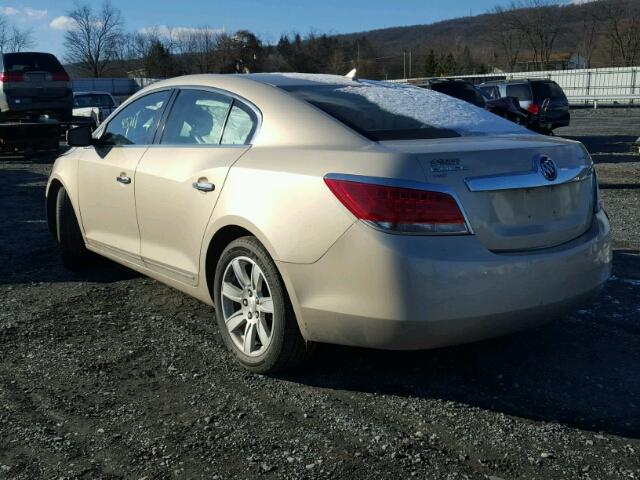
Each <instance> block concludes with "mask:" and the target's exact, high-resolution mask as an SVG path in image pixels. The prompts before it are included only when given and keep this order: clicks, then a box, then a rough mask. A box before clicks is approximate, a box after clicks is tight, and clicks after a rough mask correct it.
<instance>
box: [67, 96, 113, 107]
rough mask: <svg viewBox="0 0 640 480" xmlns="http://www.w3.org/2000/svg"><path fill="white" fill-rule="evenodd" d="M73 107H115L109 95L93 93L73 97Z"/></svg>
mask: <svg viewBox="0 0 640 480" xmlns="http://www.w3.org/2000/svg"><path fill="white" fill-rule="evenodd" d="M73 106H74V107H75V108H84V107H113V101H112V100H111V97H110V96H109V95H105V94H104V93H91V94H86V95H76V96H75V97H73Z"/></svg>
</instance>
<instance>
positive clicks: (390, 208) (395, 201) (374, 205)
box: [324, 175, 469, 234]
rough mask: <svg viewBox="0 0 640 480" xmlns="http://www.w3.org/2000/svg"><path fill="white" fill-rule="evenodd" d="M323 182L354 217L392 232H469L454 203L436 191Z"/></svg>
mask: <svg viewBox="0 0 640 480" xmlns="http://www.w3.org/2000/svg"><path fill="white" fill-rule="evenodd" d="M324 181H325V183H326V184H327V186H328V187H329V189H330V190H331V191H332V192H333V194H334V195H335V196H336V197H337V198H338V200H340V202H342V204H343V205H344V206H345V207H346V208H347V209H348V210H349V211H350V212H351V213H353V214H354V215H355V216H356V218H358V219H359V220H362V221H364V222H366V223H368V224H370V225H372V226H374V227H376V228H379V229H381V230H385V231H391V232H405V233H421V234H462V233H469V229H468V228H467V224H466V221H465V218H464V215H463V214H462V212H461V210H460V207H459V206H458V203H457V202H456V200H455V199H454V198H453V197H452V196H451V195H449V194H447V193H444V192H439V191H430V190H422V189H418V188H406V187H400V186H393V185H386V184H377V183H367V182H366V181H363V182H361V181H356V180H345V179H337V178H335V177H332V176H331V175H328V176H327V177H325V179H324Z"/></svg>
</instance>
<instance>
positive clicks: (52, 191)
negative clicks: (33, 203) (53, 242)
mask: <svg viewBox="0 0 640 480" xmlns="http://www.w3.org/2000/svg"><path fill="white" fill-rule="evenodd" d="M61 188H64V185H63V184H62V182H61V181H60V180H59V179H57V178H54V179H53V180H51V182H50V183H49V187H48V188H47V196H46V205H47V225H48V226H49V232H51V235H53V236H54V237H55V236H56V235H57V225H56V202H57V199H58V192H59V191H60V189H61Z"/></svg>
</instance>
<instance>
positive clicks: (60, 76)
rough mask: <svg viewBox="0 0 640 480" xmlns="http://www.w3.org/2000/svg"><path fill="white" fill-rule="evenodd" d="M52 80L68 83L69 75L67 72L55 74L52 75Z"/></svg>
mask: <svg viewBox="0 0 640 480" xmlns="http://www.w3.org/2000/svg"><path fill="white" fill-rule="evenodd" d="M51 79H52V80H55V81H57V82H68V81H69V75H68V74H67V72H53V73H52V74H51Z"/></svg>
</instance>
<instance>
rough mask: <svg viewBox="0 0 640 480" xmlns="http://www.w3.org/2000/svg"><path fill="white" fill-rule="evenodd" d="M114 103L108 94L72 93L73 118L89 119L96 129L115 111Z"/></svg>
mask: <svg viewBox="0 0 640 480" xmlns="http://www.w3.org/2000/svg"><path fill="white" fill-rule="evenodd" d="M116 106H117V104H116V101H115V100H114V98H113V97H112V96H111V94H110V93H108V92H74V94H73V116H74V117H89V118H91V119H92V120H93V122H94V125H95V126H96V127H97V126H98V125H100V124H101V123H102V122H103V121H104V119H106V118H107V117H108V116H109V115H111V113H112V112H113V111H114V110H115V109H116Z"/></svg>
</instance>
